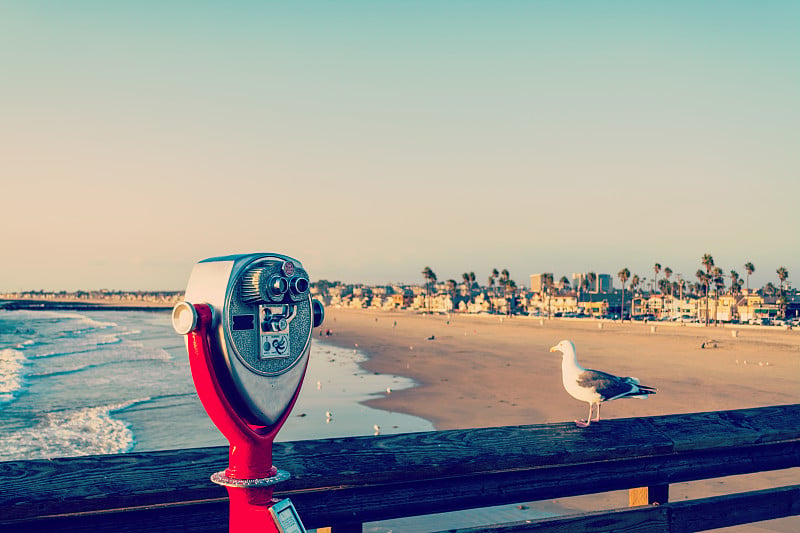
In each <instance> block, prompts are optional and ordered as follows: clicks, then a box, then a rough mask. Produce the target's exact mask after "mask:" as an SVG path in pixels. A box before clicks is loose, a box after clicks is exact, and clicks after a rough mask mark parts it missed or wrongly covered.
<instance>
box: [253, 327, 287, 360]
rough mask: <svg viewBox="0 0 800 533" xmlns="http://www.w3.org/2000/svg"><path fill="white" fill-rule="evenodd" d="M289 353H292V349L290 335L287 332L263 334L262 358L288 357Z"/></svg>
mask: <svg viewBox="0 0 800 533" xmlns="http://www.w3.org/2000/svg"><path fill="white" fill-rule="evenodd" d="M289 355H291V350H290V349H289V335H288V334H287V333H272V334H268V335H261V355H260V357H261V359H267V358H269V357H288V356H289Z"/></svg>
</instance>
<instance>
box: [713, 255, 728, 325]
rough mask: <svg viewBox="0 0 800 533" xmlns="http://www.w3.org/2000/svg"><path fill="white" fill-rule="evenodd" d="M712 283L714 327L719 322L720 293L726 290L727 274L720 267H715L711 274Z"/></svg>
mask: <svg viewBox="0 0 800 533" xmlns="http://www.w3.org/2000/svg"><path fill="white" fill-rule="evenodd" d="M711 281H712V282H713V283H714V327H716V326H717V323H718V322H719V316H718V314H717V310H718V309H719V292H720V291H721V290H723V289H725V273H724V271H723V270H722V269H721V268H720V267H714V270H713V271H712V272H711Z"/></svg>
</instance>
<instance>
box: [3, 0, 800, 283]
mask: <svg viewBox="0 0 800 533" xmlns="http://www.w3.org/2000/svg"><path fill="white" fill-rule="evenodd" d="M798 27H800V3H799V2H796V1H785V2H781V1H769V0H765V1H760V2H736V1H714V2H711V1H698V0H694V1H671V2H648V1H630V2H628V1H605V2H577V1H573V2H570V1H520V2H512V1H492V2H487V1H480V2H473V1H435V0H431V1H403V2H399V1H398V2H388V1H382V2H375V1H364V2H348V1H339V2H330V1H328V2H308V1H297V2H269V1H248V2H244V1H231V2H204V1H158V2H155V1H142V2H105V1H82V0H75V1H72V2H54V1H53V2H37V1H26V2H12V1H6V0H0V187H1V188H0V292H3V291H20V290H36V289H45V290H79V289H80V290H91V289H102V288H107V289H119V290H181V289H183V288H184V287H185V286H186V281H187V280H188V276H189V273H190V271H191V268H192V266H193V265H194V264H195V263H196V262H197V261H200V260H202V259H204V258H208V257H215V256H220V255H227V254H231V253H248V252H278V253H283V254H287V255H290V256H292V257H295V258H297V259H299V260H300V261H301V262H302V263H303V265H304V266H305V267H306V269H307V270H308V271H309V273H310V275H311V278H312V281H313V280H319V279H327V280H339V281H343V282H349V283H369V284H383V283H396V282H407V283H422V281H423V280H422V275H421V272H422V270H423V268H424V267H426V266H429V267H431V268H432V269H433V270H434V272H435V273H436V274H437V276H438V278H439V279H440V280H446V279H449V278H453V279H456V280H460V279H461V276H462V273H464V272H475V274H476V277H477V279H478V281H480V282H482V283H485V282H486V279H487V278H488V275H489V273H490V271H491V269H492V268H498V269H501V270H502V269H504V268H506V269H508V270H509V271H510V273H511V277H512V279H514V280H515V281H517V283H518V284H522V285H527V284H528V283H529V275H530V274H533V273H539V272H553V273H555V275H556V276H557V277H560V276H562V275H567V276H569V275H570V274H571V273H573V272H588V271H594V272H597V273H608V274H612V275H613V276H614V278H615V280H616V273H617V272H619V271H620V270H621V269H622V268H628V269H629V270H630V271H631V273H632V274H638V275H639V276H640V277H641V278H652V276H653V265H654V264H655V263H660V264H661V265H662V267H670V268H671V269H672V270H673V272H674V273H675V274H676V275H677V274H681V275H682V277H683V278H684V279H689V280H690V281H695V276H694V274H695V272H696V271H697V269H698V268H701V264H700V261H701V258H702V256H703V255H704V254H706V253H709V254H711V255H712V256H713V257H714V259H715V262H716V264H717V265H718V266H720V267H721V268H723V270H724V271H725V272H726V274H727V273H728V272H729V271H730V270H731V269H733V270H736V271H737V272H739V274H740V275H741V276H744V275H745V270H744V264H745V263H746V262H748V261H749V262H752V263H753V264H754V265H755V267H756V272H755V274H754V275H753V276H752V277H751V286H753V285H758V286H761V285H763V284H764V283H766V282H768V281H771V282H773V283H774V284H776V285H777V282H778V281H777V275H776V274H775V271H776V269H777V268H778V267H780V266H783V267H785V268H786V269H787V270H788V271H789V280H790V282H792V284H793V285H797V281H796V280H798V276H800V220H798V216H797V213H798V211H800V149H798V146H799V145H800V33H798V32H797V28H798ZM661 275H662V276H663V274H661ZM616 283H617V285H619V281H618V280H616Z"/></svg>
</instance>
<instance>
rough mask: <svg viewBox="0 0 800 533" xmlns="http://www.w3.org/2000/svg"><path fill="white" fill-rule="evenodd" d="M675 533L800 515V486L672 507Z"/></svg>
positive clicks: (672, 521)
mask: <svg viewBox="0 0 800 533" xmlns="http://www.w3.org/2000/svg"><path fill="white" fill-rule="evenodd" d="M668 506H669V510H670V522H671V524H672V531H674V532H676V533H684V532H689V531H704V530H708V529H718V528H721V527H729V526H737V525H740V524H749V523H751V522H760V521H762V520H772V519H775V518H783V517H786V516H796V515H800V485H791V486H789V487H779V488H775V489H765V490H758V491H752V492H744V493H738V494H726V495H724V496H716V497H713V498H703V499H699V500H689V501H685V502H675V503H671V504H669V505H668Z"/></svg>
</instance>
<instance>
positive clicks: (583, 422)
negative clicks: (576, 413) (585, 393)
mask: <svg viewBox="0 0 800 533" xmlns="http://www.w3.org/2000/svg"><path fill="white" fill-rule="evenodd" d="M591 423H592V403H591V402H589V416H588V417H587V418H586V420H576V421H575V425H576V426H578V427H579V428H585V427H588V426H589V424H591Z"/></svg>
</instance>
